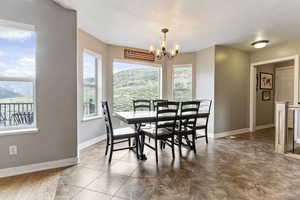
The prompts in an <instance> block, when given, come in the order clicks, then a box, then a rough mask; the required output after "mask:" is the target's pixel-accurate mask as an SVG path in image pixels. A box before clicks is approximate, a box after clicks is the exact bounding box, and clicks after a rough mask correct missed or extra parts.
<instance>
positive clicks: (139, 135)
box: [135, 125, 147, 160]
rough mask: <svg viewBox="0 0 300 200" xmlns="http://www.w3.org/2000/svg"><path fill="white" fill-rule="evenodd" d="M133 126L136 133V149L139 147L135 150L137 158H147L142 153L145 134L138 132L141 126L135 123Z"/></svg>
mask: <svg viewBox="0 0 300 200" xmlns="http://www.w3.org/2000/svg"><path fill="white" fill-rule="evenodd" d="M135 128H136V132H137V133H138V137H137V139H138V141H136V142H137V144H136V145H138V149H139V151H138V152H137V154H138V159H139V160H147V157H146V155H145V154H144V144H145V136H144V135H142V134H141V133H140V128H141V126H140V125H135Z"/></svg>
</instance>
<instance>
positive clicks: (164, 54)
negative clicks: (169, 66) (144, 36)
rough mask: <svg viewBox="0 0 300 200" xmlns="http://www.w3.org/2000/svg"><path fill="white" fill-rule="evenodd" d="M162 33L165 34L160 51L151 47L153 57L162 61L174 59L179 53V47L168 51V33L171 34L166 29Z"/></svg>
mask: <svg viewBox="0 0 300 200" xmlns="http://www.w3.org/2000/svg"><path fill="white" fill-rule="evenodd" d="M161 32H162V33H163V34H164V39H163V41H161V43H160V49H155V47H154V46H153V45H150V48H149V52H150V53H151V54H153V55H155V57H156V59H158V60H161V59H162V58H163V57H168V58H169V59H172V58H174V57H175V56H177V55H178V53H179V45H178V44H176V45H175V46H174V48H173V49H170V51H169V52H168V51H167V32H169V29H167V28H164V29H162V30H161Z"/></svg>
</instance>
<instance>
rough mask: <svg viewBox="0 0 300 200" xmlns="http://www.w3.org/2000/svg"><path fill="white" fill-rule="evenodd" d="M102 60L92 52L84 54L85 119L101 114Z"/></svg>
mask: <svg viewBox="0 0 300 200" xmlns="http://www.w3.org/2000/svg"><path fill="white" fill-rule="evenodd" d="M101 69H102V68H101V58H100V56H97V55H95V54H93V53H91V52H87V51H86V52H84V53H83V113H84V115H83V117H84V119H87V118H90V117H95V116H98V115H99V114H100V112H99V100H100V99H101V92H99V91H100V86H101V85H100V82H101V80H100V79H101V78H100V77H101V76H100V75H101V73H99V72H101Z"/></svg>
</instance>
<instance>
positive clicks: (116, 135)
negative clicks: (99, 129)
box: [102, 101, 138, 163]
mask: <svg viewBox="0 0 300 200" xmlns="http://www.w3.org/2000/svg"><path fill="white" fill-rule="evenodd" d="M102 111H103V116H104V121H105V127H106V134H107V139H106V149H105V155H107V152H108V147H109V146H110V155H109V163H110V162H111V159H112V154H113V152H114V151H120V150H125V149H130V150H133V149H134V148H136V153H137V157H138V145H137V143H136V144H135V145H134V146H131V142H130V141H131V138H135V140H136V141H138V135H137V133H136V131H135V130H134V129H132V128H130V127H126V128H118V129H113V125H112V121H111V117H110V112H109V106H108V102H107V101H102ZM123 142H128V147H124V148H118V149H115V148H114V145H115V144H119V143H123Z"/></svg>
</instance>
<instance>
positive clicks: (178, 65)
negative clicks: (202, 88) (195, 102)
mask: <svg viewBox="0 0 300 200" xmlns="http://www.w3.org/2000/svg"><path fill="white" fill-rule="evenodd" d="M189 67H190V68H191V69H192V99H193V98H194V75H193V73H194V69H193V64H182V65H180V64H176V65H173V66H172V75H171V77H172V99H173V100H175V93H174V91H175V90H174V89H175V88H174V81H175V78H174V69H175V68H189Z"/></svg>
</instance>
